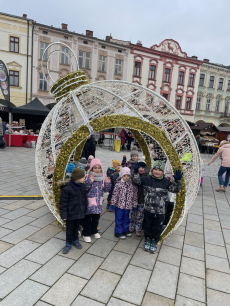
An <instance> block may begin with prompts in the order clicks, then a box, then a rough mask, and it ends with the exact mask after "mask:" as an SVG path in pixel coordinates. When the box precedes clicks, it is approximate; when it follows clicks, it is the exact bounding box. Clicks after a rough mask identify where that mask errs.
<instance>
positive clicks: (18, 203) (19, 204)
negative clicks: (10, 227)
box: [3, 200, 31, 211]
mask: <svg viewBox="0 0 230 306" xmlns="http://www.w3.org/2000/svg"><path fill="white" fill-rule="evenodd" d="M29 203H31V201H26V200H25V201H16V202H14V203H11V204H7V205H6V206H3V208H4V209H8V210H11V211H13V210H16V209H18V208H21V207H24V206H25V205H27V204H29Z"/></svg>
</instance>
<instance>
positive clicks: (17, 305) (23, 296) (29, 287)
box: [1, 280, 49, 306]
mask: <svg viewBox="0 0 230 306" xmlns="http://www.w3.org/2000/svg"><path fill="white" fill-rule="evenodd" d="M48 289H49V287H47V286H45V285H42V284H38V283H35V282H32V281H30V280H26V281H25V282H24V283H23V284H21V285H20V286H19V287H18V288H16V290H14V291H13V292H12V293H11V294H10V295H8V296H7V297H6V298H5V299H4V300H3V301H1V306H9V305H10V306H25V305H26V306H33V305H34V303H36V302H37V300H39V298H40V297H41V296H43V294H44V293H45V292H46V291H47V290H48Z"/></svg>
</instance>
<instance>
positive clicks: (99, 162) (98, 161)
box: [87, 158, 105, 186]
mask: <svg viewBox="0 0 230 306" xmlns="http://www.w3.org/2000/svg"><path fill="white" fill-rule="evenodd" d="M96 165H99V166H101V171H102V176H103V185H102V186H104V182H105V176H104V172H103V169H102V164H101V161H100V159H99V158H94V159H92V161H91V163H90V168H89V170H88V174H87V177H88V175H89V173H90V171H92V168H93V167H94V166H96Z"/></svg>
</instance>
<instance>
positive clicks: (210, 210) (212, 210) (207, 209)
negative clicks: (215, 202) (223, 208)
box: [204, 206, 217, 215]
mask: <svg viewBox="0 0 230 306" xmlns="http://www.w3.org/2000/svg"><path fill="white" fill-rule="evenodd" d="M204 213H206V214H209V215H217V209H216V208H215V207H209V206H204Z"/></svg>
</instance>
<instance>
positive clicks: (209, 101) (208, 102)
mask: <svg viewBox="0 0 230 306" xmlns="http://www.w3.org/2000/svg"><path fill="white" fill-rule="evenodd" d="M210 105H211V100H210V99H207V102H206V110H208V111H209V110H210Z"/></svg>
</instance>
